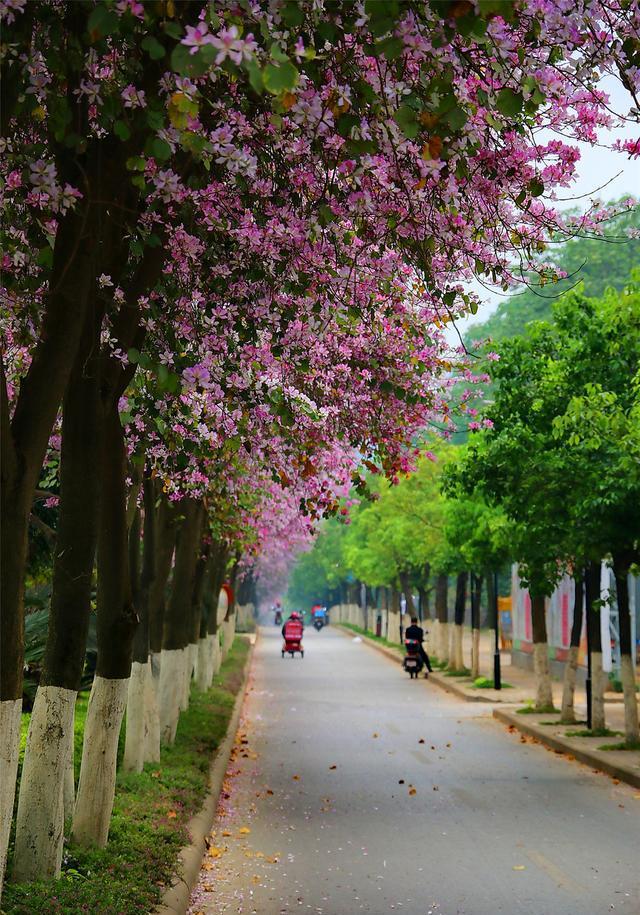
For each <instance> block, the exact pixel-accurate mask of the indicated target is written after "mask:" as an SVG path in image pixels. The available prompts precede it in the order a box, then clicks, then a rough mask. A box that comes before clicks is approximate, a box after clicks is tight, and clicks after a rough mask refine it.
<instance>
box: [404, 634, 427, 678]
mask: <svg viewBox="0 0 640 915" xmlns="http://www.w3.org/2000/svg"><path fill="white" fill-rule="evenodd" d="M404 648H405V652H406V654H405V657H404V661H403V662H402V666H403V668H404V669H405V670H406V672H407V673H408V674H409V676H410V677H411V679H412V680H415V679H416V677H417V676H418V674H419V673H420V671H421V670H422V668H423V666H424V662H423V660H422V657H421V656H420V642H418V640H417V639H405V643H404Z"/></svg>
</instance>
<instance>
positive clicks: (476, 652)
mask: <svg viewBox="0 0 640 915" xmlns="http://www.w3.org/2000/svg"><path fill="white" fill-rule="evenodd" d="M471 676H472V677H473V679H474V680H477V678H478V677H479V676H480V630H479V629H472V630H471Z"/></svg>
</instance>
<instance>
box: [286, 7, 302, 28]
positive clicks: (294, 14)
mask: <svg viewBox="0 0 640 915" xmlns="http://www.w3.org/2000/svg"><path fill="white" fill-rule="evenodd" d="M280 15H281V16H282V21H283V22H284V23H285V24H286V25H288V26H289V28H295V27H296V26H299V25H302V23H303V22H304V12H303V11H302V10H301V8H300V5H299V4H298V3H297V0H293V2H292V0H288V2H287V3H285V4H284V6H283V8H282V9H281V11H280Z"/></svg>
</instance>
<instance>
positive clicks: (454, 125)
mask: <svg viewBox="0 0 640 915" xmlns="http://www.w3.org/2000/svg"><path fill="white" fill-rule="evenodd" d="M468 119H469V115H468V114H467V112H466V111H465V110H464V108H461V107H460V105H457V106H456V107H455V108H452V109H451V111H450V112H449V113H448V114H447V115H446V116H445V121H446V122H447V124H448V125H449V127H450V128H451V129H452V130H460V129H461V128H462V127H464V125H465V124H466V123H467V121H468Z"/></svg>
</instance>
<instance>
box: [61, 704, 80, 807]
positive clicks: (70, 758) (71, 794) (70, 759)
mask: <svg viewBox="0 0 640 915" xmlns="http://www.w3.org/2000/svg"><path fill="white" fill-rule="evenodd" d="M77 698H78V697H77V694H76V699H77ZM74 725H75V703H74V707H73V717H72V720H71V735H70V737H69V741H68V743H67V751H68V755H67V765H66V770H65V773H64V787H63V789H62V806H63V808H64V822H65V824H66V823H67V822H69V821H70V820H71V819H72V817H73V811H74V809H75V806H76V781H75V772H74V761H75V752H76V751H75V734H74V731H75V728H74Z"/></svg>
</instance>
